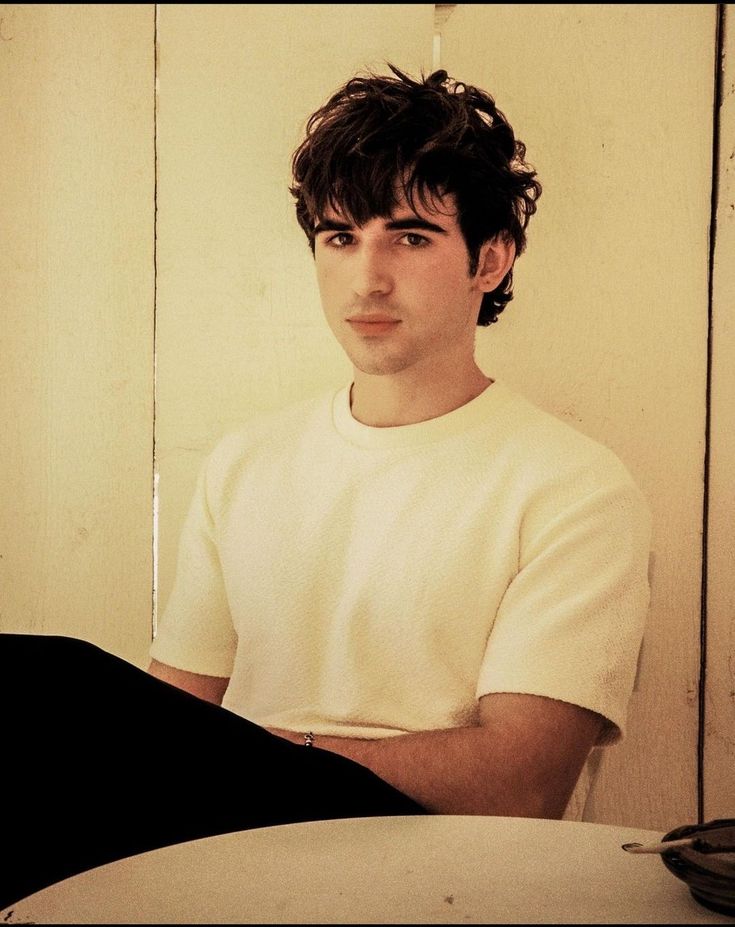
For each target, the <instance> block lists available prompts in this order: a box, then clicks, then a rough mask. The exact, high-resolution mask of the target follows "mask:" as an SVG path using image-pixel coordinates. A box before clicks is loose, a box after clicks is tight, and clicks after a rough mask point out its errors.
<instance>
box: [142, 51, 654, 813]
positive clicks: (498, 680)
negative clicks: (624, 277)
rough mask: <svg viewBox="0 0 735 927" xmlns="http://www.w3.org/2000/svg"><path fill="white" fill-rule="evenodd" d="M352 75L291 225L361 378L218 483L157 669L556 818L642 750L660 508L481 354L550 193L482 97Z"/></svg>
mask: <svg viewBox="0 0 735 927" xmlns="http://www.w3.org/2000/svg"><path fill="white" fill-rule="evenodd" d="M392 70H393V73H392V75H390V76H388V77H375V76H370V77H365V78H361V77H358V78H355V79H353V80H352V81H350V82H349V83H348V84H347V85H346V86H345V87H343V88H342V89H341V90H339V91H338V92H337V93H336V94H335V95H334V96H333V97H332V98H331V99H330V100H329V101H328V102H327V104H326V105H325V106H324V107H323V108H322V109H320V110H319V111H318V112H316V113H315V114H314V115H313V116H312V117H311V119H310V120H309V123H308V126H307V137H306V139H305V141H304V142H303V144H302V145H301V147H300V148H299V150H298V151H297V152H296V154H295V156H294V161H293V167H294V186H293V190H292V192H293V193H294V196H295V198H296V207H297V215H298V219H299V222H300V224H301V226H302V227H303V229H304V231H305V233H306V235H307V238H308V240H309V243H310V245H311V248H312V250H313V253H314V258H315V265H316V275H317V280H318V283H319V288H320V293H321V298H322V303H323V307H324V311H325V315H326V319H327V322H328V324H329V325H330V327H331V329H332V331H333V333H334V335H335V337H336V338H337V340H338V341H339V343H340V345H341V346H342V348H343V349H344V350H345V352H346V353H347V355H348V357H349V358H350V360H351V362H352V365H353V369H354V377H353V380H352V383H351V385H350V386H349V388H344V389H341V390H340V391H338V392H337V393H336V394H335V395H330V396H327V397H325V398H323V399H320V400H317V401H308V402H304V403H301V404H299V405H297V406H296V407H292V408H289V409H286V410H284V411H282V412H279V413H277V414H272V415H269V416H265V417H262V418H261V419H259V420H258V421H256V422H254V423H251V424H250V425H249V426H247V427H246V428H244V429H243V430H242V431H240V432H239V433H237V434H235V435H233V436H230V437H228V438H227V439H225V440H224V441H223V442H222V443H221V444H220V445H219V447H218V448H217V449H216V450H215V451H214V453H213V455H212V456H211V457H210V459H209V461H208V463H207V465H206V466H205V468H204V469H203V471H202V475H201V479H200V482H199V485H198V488H197V491H196V495H195V499H194V503H193V506H192V509H191V511H190V515H189V518H188V521H187V523H186V527H185V529H184V533H183V537H182V546H181V553H180V565H179V573H178V578H177V581H176V585H175V588H174V590H173V592H172V594H171V597H170V601H169V603H168V608H167V611H166V613H165V616H164V620H163V622H162V627H161V631H160V634H159V636H158V638H157V640H156V641H155V642H154V644H153V647H152V651H151V654H152V657H153V658H154V661H153V663H152V665H151V672H152V673H153V674H154V675H156V676H158V677H159V678H161V679H164V680H166V681H169V682H171V683H174V684H175V685H177V686H180V687H181V688H183V689H186V690H188V691H189V692H192V693H194V694H196V695H198V696H200V697H202V698H204V699H208V700H210V701H213V702H216V703H220V702H221V703H222V704H223V705H224V706H225V707H226V708H228V709H229V710H231V711H233V712H235V713H237V714H240V715H243V716H244V717H246V718H248V719H250V720H251V721H255V722H256V723H257V724H259V725H261V726H263V727H265V728H267V729H269V730H271V731H273V732H275V733H277V734H278V735H279V736H281V737H283V738H285V739H287V740H290V741H292V742H294V743H296V744H302V745H303V744H304V738H305V735H308V737H307V742H308V743H311V742H312V739H313V743H314V744H315V745H316V746H318V747H321V748H323V749H324V750H327V751H331V752H334V753H337V754H341V755H343V756H344V757H348V758H350V759H352V760H355V761H357V762H358V763H360V764H362V765H364V766H366V767H368V768H369V769H371V770H372V771H373V772H375V773H376V774H377V775H378V776H380V777H381V778H382V779H384V780H385V781H386V782H388V783H390V784H391V785H393V786H394V787H395V788H396V789H398V790H399V791H401V792H402V793H404V794H405V795H408V796H410V797H411V798H412V799H414V800H415V801H416V802H418V803H419V804H420V805H421V806H422V807H423V808H425V809H427V810H429V811H432V812H439V813H456V814H467V813H479V814H501V815H524V816H542V817H560V816H561V815H562V814H563V812H564V809H565V806H566V804H567V802H568V800H569V798H570V795H571V793H572V790H573V788H574V785H575V783H576V781H577V778H578V776H579V773H580V771H581V769H582V767H583V764H584V762H585V760H586V758H587V756H588V753H589V751H590V749H591V747H592V746H593V745H595V744H596V743H597V744H604V743H611V742H614V741H615V740H617V739H619V737H620V736H621V733H622V729H623V725H624V718H625V707H626V703H627V700H628V697H629V695H630V692H631V689H632V685H633V679H634V674H635V667H636V658H637V654H638V650H639V645H640V642H641V636H642V630H643V622H644V617H645V613H646V607H647V599H648V586H647V578H646V574H647V558H648V544H649V524H648V514H647V511H646V507H645V505H644V503H643V500H642V499H641V496H640V493H639V492H638V490H637V489H636V487H635V486H634V485H633V483H632V481H631V479H630V477H629V475H628V473H627V472H626V471H625V469H624V468H623V466H622V464H621V463H620V462H619V461H618V460H617V459H616V458H615V457H614V456H613V455H612V453H611V452H610V451H608V450H606V449H604V448H602V447H600V446H599V445H597V444H595V443H594V442H592V441H591V440H589V439H588V438H586V437H583V436H582V435H581V434H579V433H577V432H576V431H572V430H571V428H570V427H569V426H567V425H565V424H562V423H561V422H559V421H557V420H556V419H554V418H552V417H551V416H549V415H547V414H545V413H543V412H541V411H540V410H538V409H536V408H533V407H532V406H531V405H530V404H528V403H527V402H526V401H525V400H523V399H522V398H520V397H519V396H517V395H515V394H514V393H513V392H511V390H510V389H508V388H507V387H506V386H505V385H503V384H502V383H500V382H493V380H492V379H491V378H490V377H488V376H487V375H486V374H485V373H483V371H481V370H480V369H479V367H478V366H477V364H476V362H475V357H474V346H475V331H476V326H477V324H478V322H479V324H488V323H489V322H491V321H494V320H495V319H496V318H497V315H498V314H499V313H500V312H501V311H502V309H503V307H504V305H505V304H506V303H507V301H508V300H509V299H510V298H511V291H512V269H513V263H514V260H515V258H516V256H517V255H518V254H520V252H521V251H522V250H523V248H524V245H525V228H526V225H527V222H528V219H529V218H530V216H531V215H532V214H533V212H534V211H535V208H536V203H535V200H536V198H537V197H538V195H539V193H540V186H539V184H538V182H537V181H536V179H535V174H534V172H533V171H532V170H531V169H530V167H529V166H528V165H527V164H526V163H525V162H524V156H525V148H524V146H523V144H522V143H521V142H520V141H518V140H517V139H515V137H514V133H513V130H512V129H511V127H510V125H509V124H508V122H507V120H506V119H505V117H504V116H503V115H502V113H501V112H499V111H498V109H497V108H496V106H495V103H494V101H493V99H492V98H491V97H490V96H489V95H488V94H486V93H484V92H482V91H480V90H478V89H476V88H472V87H467V86H464V85H462V84H456V83H454V82H453V81H451V80H449V79H448V77H447V74H446V72H443V71H439V72H437V73H435V74H433V75H431V76H430V77H428V78H427V79H426V80H422V81H415V80H413V79H411V78H410V77H408V76H407V75H405V74H403V73H402V72H400V71H398V70H397V69H392Z"/></svg>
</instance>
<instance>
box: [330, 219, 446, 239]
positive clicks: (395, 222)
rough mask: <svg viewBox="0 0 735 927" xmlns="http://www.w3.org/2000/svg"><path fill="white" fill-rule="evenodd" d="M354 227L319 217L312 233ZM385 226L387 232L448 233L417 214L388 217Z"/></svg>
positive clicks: (345, 230)
mask: <svg viewBox="0 0 735 927" xmlns="http://www.w3.org/2000/svg"><path fill="white" fill-rule="evenodd" d="M354 227H355V226H354V225H353V223H351V222H339V221H338V220H336V219H321V220H320V221H319V222H317V224H316V225H315V226H314V229H313V232H312V234H313V235H315V236H316V235H318V234H319V233H320V232H350V231H352V229H354ZM385 227H386V229H387V230H388V231H389V232H401V231H408V230H409V229H421V230H422V231H425V232H436V233H437V234H439V235H448V234H449V233H448V232H447V230H446V229H445V228H442V226H441V225H436V223H434V222H429V220H428V219H421V218H419V216H406V217H405V218H403V219H390V220H389V221H388V222H386V223H385Z"/></svg>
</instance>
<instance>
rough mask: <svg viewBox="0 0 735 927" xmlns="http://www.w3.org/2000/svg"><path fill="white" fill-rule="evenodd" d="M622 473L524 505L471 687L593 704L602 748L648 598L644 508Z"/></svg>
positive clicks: (617, 718)
mask: <svg viewBox="0 0 735 927" xmlns="http://www.w3.org/2000/svg"><path fill="white" fill-rule="evenodd" d="M623 469H624V468H622V464H621V465H620V468H617V467H614V466H613V467H612V468H610V466H609V463H607V464H606V465H604V466H602V467H600V468H597V470H594V469H593V471H592V472H585V474H584V475H583V477H582V478H580V477H579V474H577V475H576V478H574V477H573V478H570V479H568V480H567V481H566V483H564V484H563V485H555V486H553V487H551V488H547V489H546V490H545V491H544V492H543V493H541V494H539V497H538V498H537V499H536V500H535V501H534V503H533V504H532V505H531V507H530V508H529V511H528V513H527V516H526V518H525V519H524V526H523V530H522V532H521V535H522V536H521V545H520V558H519V569H518V572H517V574H516V576H515V577H514V578H513V579H512V581H511V582H510V584H509V586H508V588H507V590H506V592H505V594H504V596H503V599H502V601H501V605H500V608H499V609H498V612H497V616H496V620H495V623H494V626H493V629H492V632H491V634H490V638H489V641H488V646H487V649H486V653H485V657H484V660H483V663H482V667H481V671H480V675H479V682H478V687H477V696H478V697H481V696H482V695H486V694H489V693H491V692H517V693H528V694H533V695H541V696H546V697H549V698H554V699H559V700H561V701H565V702H570V703H572V704H575V705H580V706H582V707H584V708H588V709H591V710H592V711H595V712H597V713H599V714H600V715H602V716H603V717H604V718H605V719H606V720H607V723H606V724H605V725H604V727H603V730H602V732H601V734H600V737H599V739H598V744H599V745H602V744H608V743H614V742H615V741H618V740H620V739H621V738H622V737H623V736H624V733H625V726H626V718H627V706H628V702H629V699H630V695H631V693H632V691H633V684H634V681H635V675H636V668H637V660H638V654H639V650H640V646H641V642H642V638H643V632H644V626H645V620H646V615H647V611H648V603H649V586H648V560H649V551H650V535H651V525H650V513H649V509H648V506H647V505H646V502H645V500H644V499H643V497H642V495H641V493H640V491H639V490H638V488H637V487H636V486H635V484H634V483H633V481H632V480H631V479H630V478H629V477H628V476H627V471H625V473H622V472H621V471H622V470H623ZM610 470H612V472H609V471H610Z"/></svg>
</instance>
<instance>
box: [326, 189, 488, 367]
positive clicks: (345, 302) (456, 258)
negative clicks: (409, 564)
mask: <svg viewBox="0 0 735 927" xmlns="http://www.w3.org/2000/svg"><path fill="white" fill-rule="evenodd" d="M430 206H431V208H430V209H429V208H426V207H424V206H420V205H418V204H417V207H416V208H417V210H418V212H415V211H414V210H413V209H412V208H411V207H410V206H409V205H408V204H407V203H406V202H405V200H403V201H402V202H400V203H399V205H398V206H397V207H396V209H395V211H394V213H393V214H392V215H391V216H389V217H376V218H373V219H370V220H369V221H368V222H366V223H365V225H363V226H356V225H353V224H352V223H351V222H350V221H349V220H348V219H346V218H345V217H344V216H342V215H340V214H339V213H336V212H328V213H327V214H326V215H324V216H323V217H322V218H321V221H320V222H318V223H317V225H316V228H315V247H314V257H315V260H316V272H317V280H318V283H319V290H320V293H321V299H322V305H323V308H324V313H325V315H326V319H327V322H328V323H329V326H330V328H331V329H332V331H333V332H334V335H335V337H336V338H337V340H338V341H339V343H340V344H341V345H342V348H343V349H344V350H345V352H346V353H347V355H348V357H349V358H350V360H351V361H352V363H353V365H354V366H355V368H356V369H357V370H360V371H362V372H364V373H367V374H376V375H384V374H398V373H401V372H403V371H406V370H409V369H412V370H413V372H414V373H415V374H417V375H418V376H419V377H420V376H442V375H448V374H449V373H450V372H452V371H454V370H457V365H461V366H467V365H469V364H471V363H472V362H473V357H474V342H475V332H476V325H477V314H478V312H479V307H480V302H481V300H482V295H483V292H482V289H481V288H480V286H479V283H478V279H477V275H475V276H474V277H471V276H470V273H469V255H468V253H467V247H466V245H465V242H464V238H463V237H462V233H461V231H460V228H459V225H458V223H457V212H456V207H455V204H454V200H453V197H451V196H446V197H443V198H441V199H438V198H437V199H435V200H434V201H432V202H431V203H430ZM457 372H459V371H457Z"/></svg>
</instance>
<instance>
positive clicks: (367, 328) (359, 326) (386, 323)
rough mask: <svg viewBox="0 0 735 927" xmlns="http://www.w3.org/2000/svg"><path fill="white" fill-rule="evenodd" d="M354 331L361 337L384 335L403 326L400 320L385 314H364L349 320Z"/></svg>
mask: <svg viewBox="0 0 735 927" xmlns="http://www.w3.org/2000/svg"><path fill="white" fill-rule="evenodd" d="M347 321H348V323H349V324H350V326H351V327H352V329H353V331H356V332H357V333H358V334H360V335H384V334H386V333H387V332H391V331H393V330H394V329H395V328H396V326H398V325H400V324H401V320H400V319H396V318H394V317H393V316H390V315H385V314H384V313H364V314H356V315H352V316H350V317H349V318H348V319H347Z"/></svg>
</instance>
